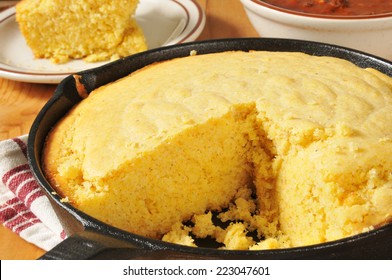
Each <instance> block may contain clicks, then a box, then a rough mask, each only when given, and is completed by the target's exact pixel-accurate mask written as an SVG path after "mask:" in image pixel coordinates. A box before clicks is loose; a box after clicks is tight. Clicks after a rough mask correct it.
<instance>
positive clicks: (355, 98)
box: [42, 51, 392, 250]
mask: <svg viewBox="0 0 392 280" xmlns="http://www.w3.org/2000/svg"><path fill="white" fill-rule="evenodd" d="M168 73H170V75H169V74H168ZM113 93H115V94H113ZM391 111H392V78H390V77H388V76H386V75H384V74H382V73H380V72H378V71H376V70H371V69H361V68H359V67H357V66H356V65H354V64H352V63H350V62H348V61H345V60H341V59H336V58H331V57H316V56H310V55H305V54H301V53H284V52H256V51H255V52H249V53H246V52H224V53H217V54H206V55H200V54H199V55H197V56H187V57H184V58H179V59H173V60H170V61H165V62H162V63H156V64H153V65H152V66H149V67H146V68H144V69H141V70H139V71H137V72H135V73H133V74H131V75H130V76H128V77H125V78H123V79H120V80H118V81H116V82H113V83H111V84H109V85H106V86H103V87H100V88H98V89H96V90H95V91H93V92H92V93H90V95H89V97H88V98H86V99H84V100H83V101H81V102H80V104H78V105H77V106H75V107H74V108H73V109H72V110H71V111H70V112H69V114H68V115H67V116H66V117H64V118H63V119H62V120H61V121H60V122H59V123H58V124H56V126H55V127H54V128H53V130H52V131H51V132H50V134H49V136H48V138H47V141H46V144H45V147H44V153H43V156H42V158H43V169H44V172H45V174H46V177H47V178H48V180H49V181H50V182H51V184H52V185H53V186H55V189H56V191H57V192H58V193H59V195H61V196H63V197H69V200H70V202H71V203H72V205H74V206H75V207H76V208H78V209H80V210H81V211H84V212H86V213H88V214H89V215H92V216H93V217H95V218H97V219H99V220H101V221H103V222H106V223H109V224H111V225H113V226H116V227H118V228H121V229H123V230H127V231H130V232H134V233H136V234H140V235H144V236H148V237H153V238H158V239H161V238H163V240H165V241H169V242H174V243H179V244H188V245H190V246H194V245H195V244H196V245H197V244H199V243H198V242H199V240H198V239H200V238H207V239H209V238H213V239H215V240H216V242H218V243H220V244H222V248H226V249H241V250H242V249H251V250H264V249H275V248H289V247H296V246H305V245H312V244H316V243H321V242H327V241H333V240H336V239H340V238H344V237H348V236H351V235H354V234H358V233H361V232H364V231H367V230H369V229H371V228H373V227H378V226H379V225H382V224H384V223H387V222H390V220H391V215H392V173H391V170H392V161H391V159H392V142H391V141H389V140H388V139H391V135H392V126H391V123H392V114H391ZM108 120H110V121H108ZM181 223H183V224H181ZM173 225H174V226H173Z"/></svg>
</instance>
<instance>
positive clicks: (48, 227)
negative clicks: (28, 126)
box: [0, 135, 66, 251]
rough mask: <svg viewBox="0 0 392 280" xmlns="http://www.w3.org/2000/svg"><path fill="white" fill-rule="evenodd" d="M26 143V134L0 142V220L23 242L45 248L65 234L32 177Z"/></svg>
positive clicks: (63, 237) (58, 241)
mask: <svg viewBox="0 0 392 280" xmlns="http://www.w3.org/2000/svg"><path fill="white" fill-rule="evenodd" d="M26 143H27V135H23V136H21V137H17V138H14V139H8V140H4V141H0V179H1V180H0V221H1V223H2V224H3V225H4V226H5V227H7V228H9V229H11V230H12V231H13V232H15V233H17V234H18V235H19V236H20V237H22V238H23V239H25V240H26V241H28V242H31V243H33V244H35V245H37V246H38V247H40V248H42V249H44V250H47V251H48V250H50V249H52V248H53V247H54V246H56V245H57V244H58V243H60V242H61V241H62V240H63V239H65V238H66V234H65V232H64V230H63V228H62V226H61V225H60V222H59V220H58V218H57V216H56V214H55V213H54V210H53V208H52V206H51V204H50V202H49V200H48V198H47V197H46V196H45V195H44V193H43V191H42V190H41V189H40V187H39V185H38V183H37V181H36V180H35V178H34V177H33V174H32V172H31V170H30V167H29V165H28V163H27V155H26V150H27V145H26ZM0 242H1V240H0Z"/></svg>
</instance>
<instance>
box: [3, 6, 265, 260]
mask: <svg viewBox="0 0 392 280" xmlns="http://www.w3.org/2000/svg"><path fill="white" fill-rule="evenodd" d="M195 1H196V2H198V3H199V4H200V6H201V7H202V8H203V9H204V11H205V13H206V16H207V18H206V26H205V28H204V30H203V32H202V34H201V35H200V36H199V38H198V40H207V39H218V38H234V37H257V36H258V35H257V33H256V31H255V30H254V28H253V27H252V26H251V24H250V22H249V20H248V18H247V16H246V14H245V11H244V10H243V7H242V5H241V2H240V1H239V0H195ZM55 87H56V86H54V85H45V84H32V83H23V82H16V81H10V80H7V79H1V78H0V140H4V139H9V138H12V137H16V136H20V135H23V134H27V133H28V132H29V130H30V126H31V124H32V122H33V121H34V119H35V117H36V115H37V113H38V112H39V111H40V109H41V108H42V107H43V106H44V104H45V103H46V102H47V101H48V100H49V98H50V97H51V95H52V94H53V92H54V90H55ZM43 253H44V251H43V250H41V249H39V248H37V247H36V246H34V245H32V244H29V243H27V242H26V241H24V240H23V239H21V238H20V237H19V236H17V235H16V234H14V233H13V232H11V231H10V230H8V229H6V228H4V227H3V226H0V259H3V260H4V259H36V258H38V257H39V256H41V255H42V254H43Z"/></svg>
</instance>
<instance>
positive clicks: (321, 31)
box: [241, 0, 392, 60]
mask: <svg viewBox="0 0 392 280" xmlns="http://www.w3.org/2000/svg"><path fill="white" fill-rule="evenodd" d="M241 2H242V4H243V6H244V8H245V11H246V14H247V16H248V18H249V20H250V22H251V23H252V25H253V26H254V28H255V29H256V31H257V32H258V33H259V35H260V36H261V37H271V38H290V39H301V40H310V41H318V42H323V43H329V44H336V45H340V46H344V47H348V48H354V49H357V50H360V51H363V52H367V53H370V54H373V55H377V56H380V57H382V58H385V59H389V60H392V13H388V14H382V15H369V16H347V17H345V16H340V17H332V16H331V17H328V16H321V15H320V16H319V15H315V14H305V13H298V12H294V11H290V10H285V9H282V8H278V7H275V6H273V5H269V4H267V3H265V2H262V1H259V0H241Z"/></svg>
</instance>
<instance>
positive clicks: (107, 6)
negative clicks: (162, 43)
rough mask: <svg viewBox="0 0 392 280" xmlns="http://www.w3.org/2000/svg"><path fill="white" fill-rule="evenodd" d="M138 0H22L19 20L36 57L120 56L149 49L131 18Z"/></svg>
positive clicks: (57, 59)
mask: <svg viewBox="0 0 392 280" xmlns="http://www.w3.org/2000/svg"><path fill="white" fill-rule="evenodd" d="M138 2H139V1H138V0H118V1H94V0H82V1H78V0H66V1H60V0H23V1H21V2H19V3H18V4H17V5H16V20H17V22H18V24H19V28H20V31H21V33H22V34H23V36H24V38H25V39H26V42H27V45H28V46H29V47H30V48H31V50H32V51H33V53H34V56H35V57H36V58H48V59H50V60H51V61H52V62H54V63H64V62H67V61H68V60H69V59H84V60H85V61H88V62H94V61H102V60H108V59H117V58H120V57H124V56H127V55H131V54H134V53H137V52H140V51H144V50H146V49H147V46H146V42H145V38H144V35H143V31H142V30H141V29H140V27H139V26H138V25H137V23H136V21H135V20H134V19H133V18H132V16H133V14H134V13H135V10H136V7H137V4H138Z"/></svg>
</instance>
